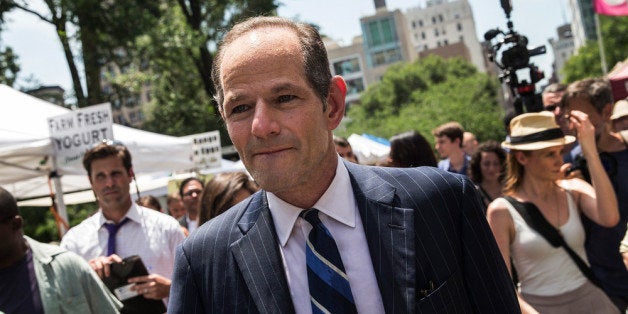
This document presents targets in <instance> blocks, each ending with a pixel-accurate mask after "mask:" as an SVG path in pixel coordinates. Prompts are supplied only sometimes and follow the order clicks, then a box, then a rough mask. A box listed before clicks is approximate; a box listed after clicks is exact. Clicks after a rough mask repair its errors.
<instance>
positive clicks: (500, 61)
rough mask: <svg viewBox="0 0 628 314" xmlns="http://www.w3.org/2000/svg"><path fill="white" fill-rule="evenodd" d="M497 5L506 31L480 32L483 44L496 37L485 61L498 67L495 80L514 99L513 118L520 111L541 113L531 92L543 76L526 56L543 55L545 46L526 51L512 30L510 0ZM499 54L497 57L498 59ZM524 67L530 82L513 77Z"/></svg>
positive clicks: (538, 99) (522, 40)
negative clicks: (500, 8)
mask: <svg viewBox="0 0 628 314" xmlns="http://www.w3.org/2000/svg"><path fill="white" fill-rule="evenodd" d="M501 6H502V8H503V9H504V13H506V18H507V19H508V23H507V25H508V31H507V32H503V31H501V30H500V29H499V28H495V29H491V30H488V31H487V32H486V33H484V40H486V41H487V42H493V40H494V39H496V38H497V39H496V40H495V41H494V43H492V44H491V46H490V47H489V52H488V59H489V60H490V61H491V62H494V63H495V64H496V65H497V67H499V69H500V70H501V73H500V74H499V81H500V82H502V83H506V84H507V85H508V87H510V90H511V92H512V94H513V95H514V96H515V101H514V104H513V105H514V107H515V113H516V114H517V115H518V114H521V113H523V112H524V111H523V109H524V108H525V109H526V111H527V112H539V111H541V110H543V102H542V100H541V95H540V94H538V93H536V91H535V84H536V83H538V82H539V81H540V80H541V79H543V78H544V77H545V74H543V71H540V70H539V68H538V67H537V66H536V65H534V63H530V57H533V56H537V55H541V54H544V53H545V46H544V45H541V46H539V47H536V48H533V49H528V38H527V37H526V36H523V35H521V34H519V33H517V32H515V31H514V30H513V24H512V21H511V20H510V12H511V11H512V5H511V4H510V1H509V0H501ZM498 36H499V37H498ZM500 53H501V58H499V56H498V54H500ZM526 68H527V69H528V70H529V76H530V82H528V81H527V80H525V79H524V80H521V81H520V80H519V78H518V77H517V70H521V69H526Z"/></svg>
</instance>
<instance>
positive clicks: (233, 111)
mask: <svg viewBox="0 0 628 314" xmlns="http://www.w3.org/2000/svg"><path fill="white" fill-rule="evenodd" d="M248 109H249V107H248V106H246V105H238V106H235V107H233V109H231V114H238V113H242V112H245V111H247V110H248Z"/></svg>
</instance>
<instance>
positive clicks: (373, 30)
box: [366, 18, 397, 47]
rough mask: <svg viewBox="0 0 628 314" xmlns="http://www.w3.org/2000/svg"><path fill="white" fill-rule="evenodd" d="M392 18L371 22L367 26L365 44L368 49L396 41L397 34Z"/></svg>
mask: <svg viewBox="0 0 628 314" xmlns="http://www.w3.org/2000/svg"><path fill="white" fill-rule="evenodd" d="M394 24H395V23H394V22H393V19H392V18H388V19H383V20H377V21H372V22H369V23H368V24H367V27H366V29H367V34H366V36H367V38H366V39H367V43H368V45H369V46H370V47H377V46H381V45H385V44H389V43H394V42H395V41H396V40H397V33H396V31H395V26H394Z"/></svg>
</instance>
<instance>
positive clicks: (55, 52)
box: [0, 0, 571, 92]
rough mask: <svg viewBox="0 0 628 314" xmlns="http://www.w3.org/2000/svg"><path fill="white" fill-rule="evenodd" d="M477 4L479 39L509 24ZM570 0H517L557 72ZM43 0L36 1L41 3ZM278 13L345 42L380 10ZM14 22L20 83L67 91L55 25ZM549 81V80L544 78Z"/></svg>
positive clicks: (349, 0)
mask: <svg viewBox="0 0 628 314" xmlns="http://www.w3.org/2000/svg"><path fill="white" fill-rule="evenodd" d="M468 1H469V3H470V4H471V8H472V10H473V16H474V19H475V27H476V33H477V36H478V39H480V40H481V39H483V34H484V32H486V31H487V30H489V29H492V28H496V27H498V28H500V29H501V30H503V31H505V30H507V26H506V22H507V20H506V16H505V14H504V12H503V10H502V9H501V6H500V1H499V0H468ZM567 1H568V0H511V2H512V6H513V11H512V21H513V24H514V30H515V31H517V32H519V33H520V34H523V35H525V36H527V37H528V40H529V45H528V47H529V48H532V47H536V46H539V45H546V48H547V53H546V54H545V55H542V56H536V57H533V58H531V62H533V63H535V64H536V65H538V66H539V68H540V69H541V70H543V71H545V76H546V77H549V76H550V75H551V73H552V71H551V64H552V60H553V54H552V51H551V47H550V45H549V42H548V39H549V38H556V37H557V35H556V28H557V27H558V26H560V25H562V24H565V23H569V22H570V21H571V18H570V16H569V15H570V8H569V5H568V4H567ZM41 2H42V1H41V0H33V1H31V3H32V5H34V6H35V7H37V6H38V5H39V6H41ZM280 2H281V3H282V6H281V7H280V8H279V10H278V15H280V16H284V17H288V18H297V19H299V20H301V21H304V22H311V23H315V24H318V25H319V26H320V27H321V33H323V34H326V35H327V36H329V37H331V38H333V39H336V40H340V41H342V42H343V43H345V44H348V43H351V39H352V38H353V37H355V36H357V35H360V17H361V16H365V15H372V14H374V13H375V6H374V4H373V0H280ZM386 6H387V8H388V9H389V10H394V9H400V10H401V11H402V12H405V11H406V10H407V9H408V8H411V7H416V6H421V7H425V0H421V1H419V0H387V1H386ZM6 17H7V20H8V23H7V24H6V25H5V27H4V29H3V30H2V32H1V33H0V47H5V46H10V47H12V48H13V50H14V52H15V53H16V54H17V55H18V57H19V60H18V62H19V64H20V66H21V71H20V73H19V77H18V83H17V87H18V88H19V87H32V86H33V85H34V84H33V83H29V81H28V79H29V78H31V77H32V78H34V79H35V80H36V82H38V83H41V84H44V85H59V86H61V87H63V88H64V89H65V90H66V92H69V91H71V90H72V81H71V78H70V74H69V70H68V67H67V64H66V62H65V57H64V56H63V49H62V47H61V44H60V43H59V40H58V39H57V36H56V34H55V32H54V28H53V27H52V26H51V25H49V24H47V23H45V22H42V21H41V20H39V19H38V18H36V17H35V16H33V15H30V14H27V13H23V12H21V11H14V12H11V13H10V14H8V15H7V16H6ZM541 83H543V82H541Z"/></svg>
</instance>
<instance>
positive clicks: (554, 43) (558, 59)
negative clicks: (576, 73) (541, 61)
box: [549, 24, 575, 82]
mask: <svg viewBox="0 0 628 314" xmlns="http://www.w3.org/2000/svg"><path fill="white" fill-rule="evenodd" d="M556 33H557V35H558V38H557V39H554V38H550V39H549V44H550V46H551V47H552V51H553V52H554V63H553V64H552V70H553V73H552V77H551V78H550V81H551V82H560V81H562V79H563V76H562V75H561V71H562V70H563V67H564V66H565V63H566V62H567V60H569V58H570V57H571V56H573V55H574V53H575V44H574V37H573V33H572V32H571V25H570V24H564V25H561V26H559V27H558V28H557V29H556Z"/></svg>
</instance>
